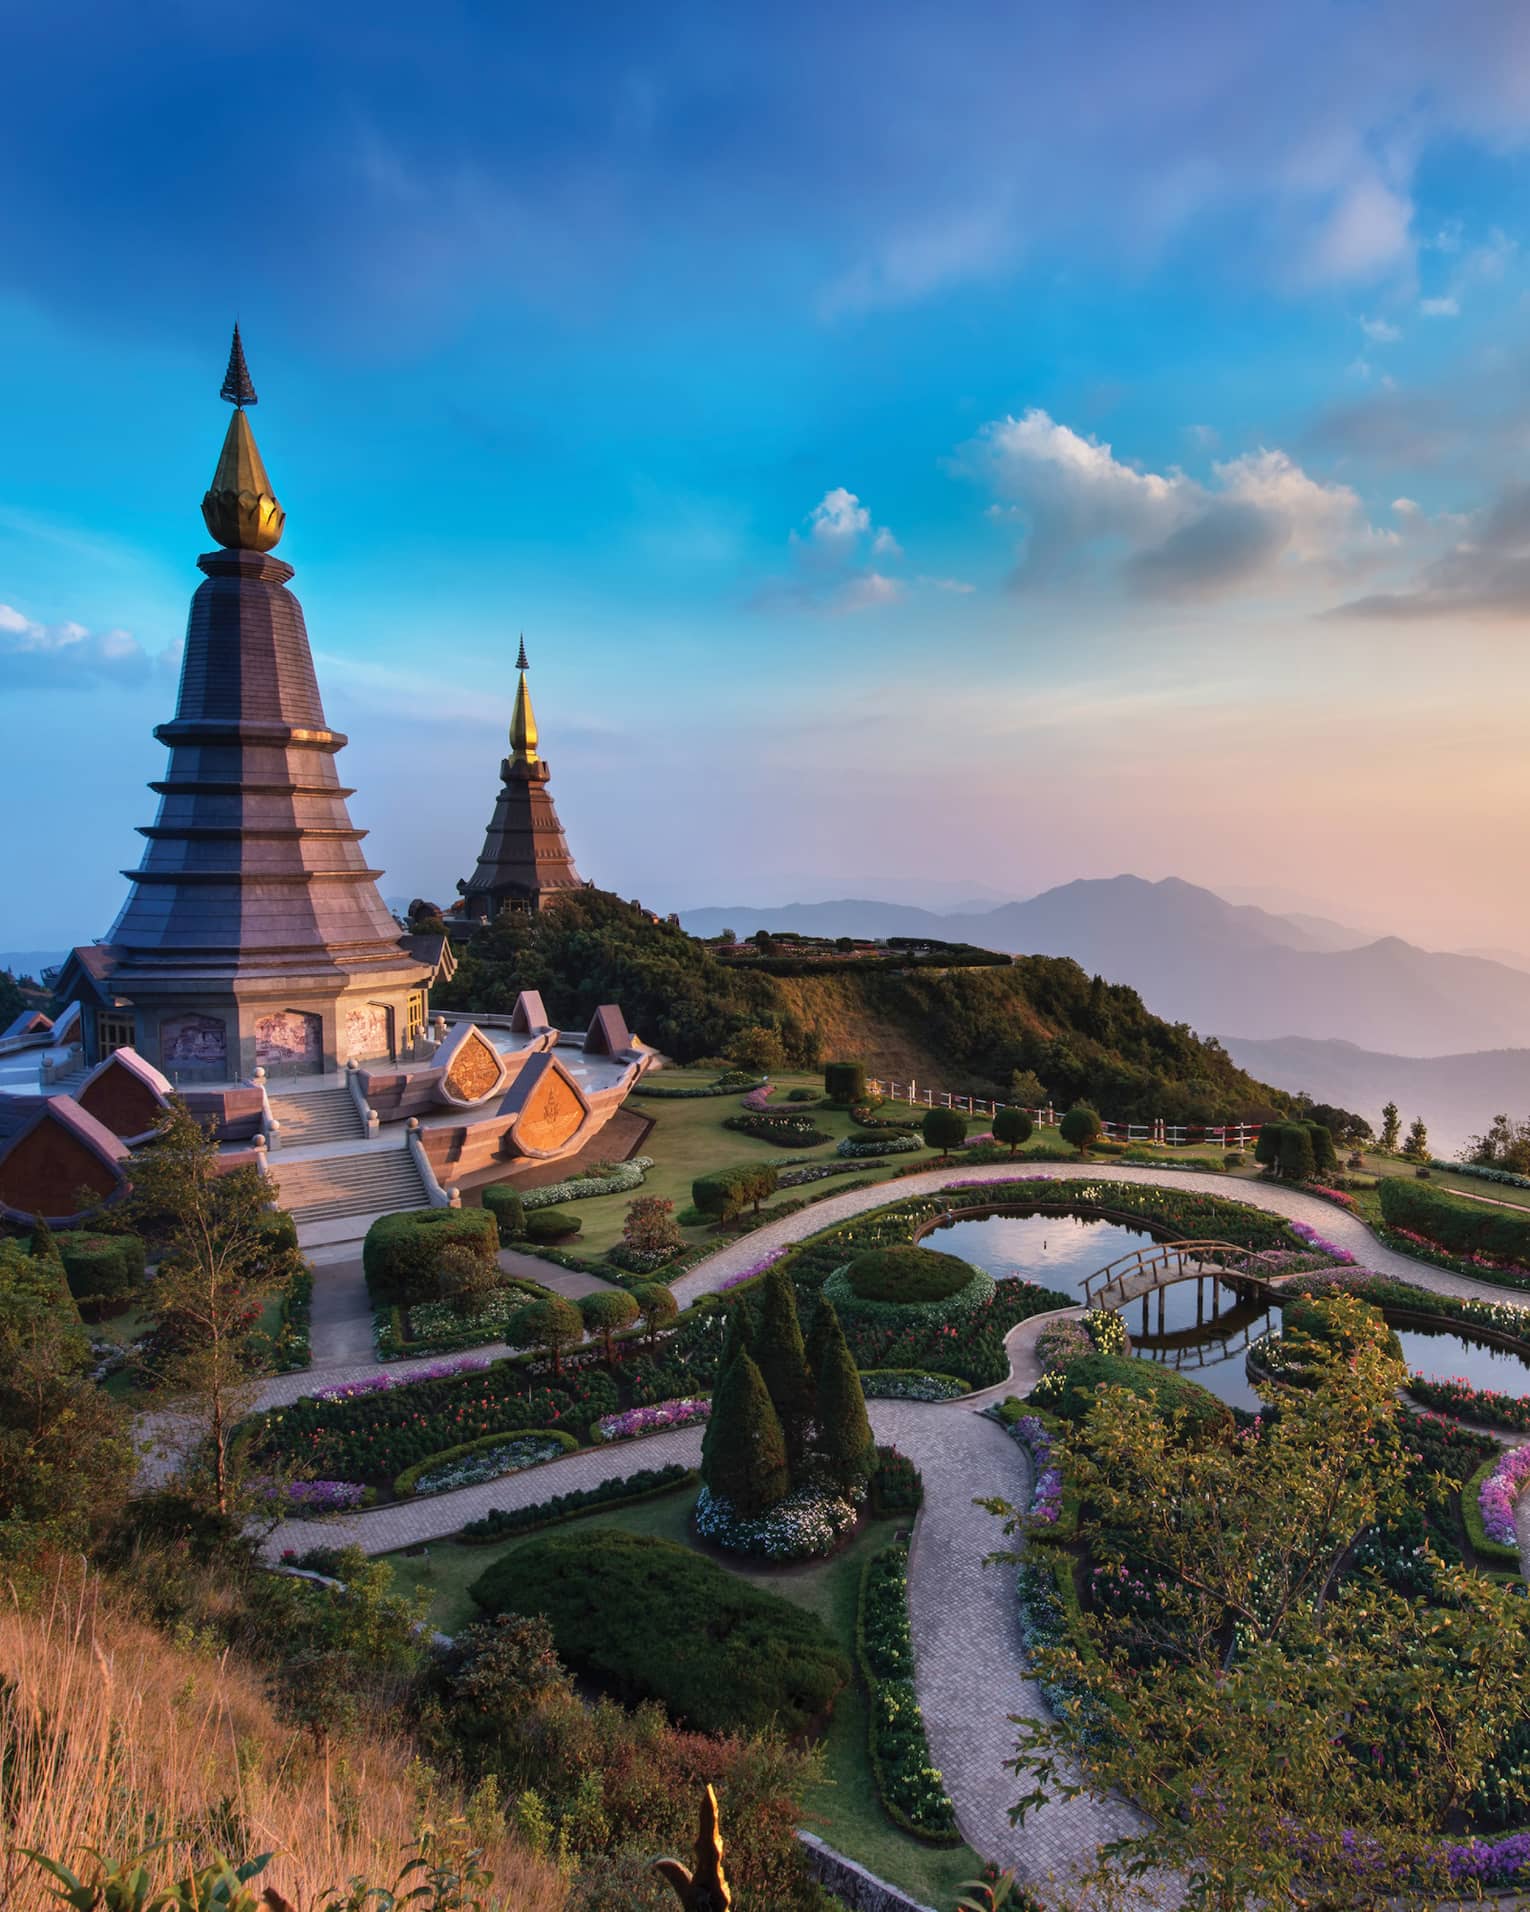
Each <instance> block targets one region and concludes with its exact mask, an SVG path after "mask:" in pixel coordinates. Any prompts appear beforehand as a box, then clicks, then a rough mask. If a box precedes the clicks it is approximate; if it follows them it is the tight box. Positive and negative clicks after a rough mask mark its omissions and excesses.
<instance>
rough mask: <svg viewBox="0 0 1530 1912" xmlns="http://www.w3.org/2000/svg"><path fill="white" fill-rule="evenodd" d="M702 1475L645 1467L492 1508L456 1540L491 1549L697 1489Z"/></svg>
mask: <svg viewBox="0 0 1530 1912" xmlns="http://www.w3.org/2000/svg"><path fill="white" fill-rule="evenodd" d="M700 1479H701V1475H700V1474H699V1473H698V1472H697V1471H696V1469H695V1468H694V1467H682V1466H681V1464H680V1463H679V1461H671V1462H670V1463H669V1465H668V1466H667V1467H644V1468H640V1469H639V1470H638V1472H637V1473H635V1474H627V1475H624V1476H623V1477H622V1478H621V1479H620V1480H607V1481H602V1482H601V1483H600V1485H599V1486H598V1487H576V1488H574V1489H573V1491H572V1492H571V1493H567V1494H554V1495H553V1497H552V1499H551V1500H539V1501H535V1502H533V1503H532V1505H531V1506H530V1507H492V1508H490V1510H489V1512H488V1513H486V1514H485V1515H484V1516H483V1518H482V1519H481V1520H470V1521H469V1522H468V1523H467V1525H466V1526H465V1527H464V1528H463V1529H462V1530H461V1532H460V1533H458V1534H457V1535H456V1536H455V1538H456V1539H457V1540H460V1541H461V1542H462V1543H463V1545H464V1546H468V1547H490V1546H493V1545H495V1544H496V1543H497V1542H499V1541H501V1540H513V1539H515V1538H516V1537H517V1536H519V1535H521V1534H534V1533H540V1532H541V1530H542V1529H543V1528H544V1527H558V1526H561V1525H562V1524H563V1522H564V1521H566V1520H578V1519H579V1518H580V1516H581V1515H583V1514H586V1513H589V1512H590V1511H591V1510H592V1509H593V1508H596V1507H626V1506H629V1505H631V1504H632V1503H633V1502H635V1501H640V1500H654V1499H656V1498H657V1497H658V1496H659V1495H661V1494H671V1493H675V1492H678V1490H679V1489H680V1488H682V1487H694V1486H696V1485H697V1483H698V1482H699V1481H700Z"/></svg>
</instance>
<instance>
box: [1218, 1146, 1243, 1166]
mask: <svg viewBox="0 0 1530 1912" xmlns="http://www.w3.org/2000/svg"><path fill="white" fill-rule="evenodd" d="M1243 1162H1244V1155H1243V1151H1242V1149H1229V1150H1228V1151H1227V1153H1226V1154H1225V1155H1224V1156H1223V1157H1222V1166H1223V1168H1242V1166H1243Z"/></svg>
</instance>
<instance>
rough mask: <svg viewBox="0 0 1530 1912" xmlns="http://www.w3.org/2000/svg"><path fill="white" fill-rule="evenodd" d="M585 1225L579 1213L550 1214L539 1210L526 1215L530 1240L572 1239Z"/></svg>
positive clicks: (528, 1238)
mask: <svg viewBox="0 0 1530 1912" xmlns="http://www.w3.org/2000/svg"><path fill="white" fill-rule="evenodd" d="M583 1226H584V1223H583V1221H582V1220H581V1219H580V1217H579V1216H578V1215H558V1214H550V1215H549V1214H543V1213H542V1212H541V1210H538V1211H537V1212H536V1213H535V1214H532V1215H528V1216H527V1217H526V1239H527V1241H529V1242H558V1241H572V1240H573V1239H574V1237H575V1236H576V1235H577V1234H578V1233H579V1231H580V1229H581V1228H583Z"/></svg>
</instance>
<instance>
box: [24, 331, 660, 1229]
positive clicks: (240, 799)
mask: <svg viewBox="0 0 1530 1912" xmlns="http://www.w3.org/2000/svg"><path fill="white" fill-rule="evenodd" d="M221 396H222V397H223V398H224V399H226V400H228V402H229V403H230V404H232V406H233V407H234V415H233V417H232V419H231V420H230V421H229V425H228V430H227V433H226V434H225V436H224V440H223V447H222V450H221V452H220V453H219V457H218V463H217V467H216V469H215V471H214V473H213V478H212V483H211V484H210V485H209V486H208V489H207V493H206V496H205V497H204V498H203V500H202V516H203V519H204V521H205V523H206V526H207V529H208V531H209V532H210V533H211V534H212V536H213V538H214V539H215V541H216V544H217V549H216V550H213V551H210V552H206V553H204V554H203V556H201V557H200V558H198V559H197V565H198V568H199V569H200V570H201V571H202V572H203V574H204V578H203V582H202V584H201V585H200V586H199V587H198V589H197V591H196V593H195V595H194V596H193V598H192V602H191V615H190V619H189V622H188V624H187V629H186V646H185V652H184V655H183V659H182V664H181V676H180V688H179V694H178V697H177V700H176V709H175V715H174V717H173V718H172V719H171V720H170V722H168V723H165V724H161V725H160V726H159V728H158V729H157V730H156V731H155V733H154V734H155V736H156V737H157V738H158V739H159V741H160V742H161V743H162V744H164V745H166V746H167V748H168V750H169V761H168V764H167V765H166V767H165V770H164V773H163V775H162V776H161V778H160V779H159V780H158V781H157V782H155V783H153V784H151V785H150V788H151V789H152V790H153V791H155V793H156V794H157V795H158V797H159V808H158V812H157V814H156V816H155V819H154V821H153V823H151V824H146V825H144V826H142V830H141V834H142V835H143V836H144V837H145V838H146V839H147V847H146V848H145V850H144V853H143V857H142V860H141V861H140V863H139V866H138V868H137V869H135V870H130V871H126V872H124V874H125V875H126V876H127V878H128V884H129V888H128V894H127V898H126V901H125V902H124V903H123V906H122V909H121V911H120V912H119V914H118V916H117V920H116V922H115V923H114V924H113V925H112V927H111V929H110V930H109V931H108V933H107V935H106V936H105V937H104V938H103V939H102V940H101V941H99V942H95V943H88V944H82V945H81V946H80V947H78V948H76V949H75V950H73V951H72V952H71V953H70V955H69V956H68V958H67V959H66V960H65V962H64V964H63V966H62V968H61V970H60V971H59V974H58V977H57V980H56V985H55V994H56V996H57V997H58V998H59V999H60V1002H61V1003H62V1005H63V1009H62V1013H61V1014H59V1015H57V1016H56V1017H49V1016H47V1015H42V1014H39V1013H36V1012H34V1013H31V1014H29V1015H27V1016H24V1017H22V1018H20V1019H18V1021H17V1023H16V1024H14V1025H13V1026H12V1027H11V1028H9V1029H7V1030H6V1031H5V1033H4V1034H3V1035H0V1219H10V1220H14V1221H20V1222H22V1223H23V1224H26V1223H29V1222H30V1221H31V1220H32V1219H33V1218H34V1217H39V1216H40V1217H43V1218H45V1219H47V1220H48V1221H50V1222H52V1221H68V1220H69V1219H71V1218H72V1217H74V1216H77V1215H79V1214H80V1213H82V1212H85V1209H86V1208H87V1207H88V1206H90V1205H92V1204H93V1203H109V1202H110V1201H112V1200H114V1199H116V1198H117V1197H118V1196H119V1195H120V1194H121V1192H122V1191H123V1189H124V1188H125V1187H126V1185H127V1183H128V1182H129V1180H130V1179H131V1172H132V1170H131V1152H132V1150H133V1149H134V1148H138V1147H142V1146H143V1145H144V1144H145V1143H147V1142H148V1141H149V1140H150V1139H151V1138H152V1136H153V1133H154V1130H155V1126H156V1122H157V1119H158V1117H159V1115H160V1114H161V1113H162V1111H163V1109H164V1108H165V1106H166V1104H167V1102H168V1100H169V1098H170V1097H171V1096H172V1095H175V1094H180V1095H182V1096H183V1097H184V1098H185V1099H186V1101H187V1103H188V1105H189V1106H190V1107H191V1109H192V1111H193V1113H194V1114H195V1115H196V1116H197V1117H198V1118H199V1120H201V1121H202V1122H204V1123H205V1124H207V1125H209V1126H210V1127H211V1128H212V1129H213V1131H214V1132H215V1134H216V1135H217V1137H218V1139H219V1141H220V1143H221V1144H222V1145H223V1147H224V1149H225V1151H226V1159H227V1160H228V1161H229V1162H234V1161H238V1160H244V1161H248V1160H250V1159H251V1157H252V1156H253V1157H255V1158H256V1159H259V1160H260V1161H262V1162H266V1163H269V1162H270V1161H271V1158H272V1154H273V1152H274V1151H277V1150H280V1151H281V1153H280V1156H279V1157H278V1158H277V1159H278V1160H279V1162H280V1187H281V1196H282V1200H283V1202H284V1203H285V1205H286V1206H287V1207H289V1208H290V1209H291V1210H292V1212H293V1214H294V1215H295V1216H296V1217H297V1219H298V1222H299V1225H300V1226H302V1225H303V1224H304V1223H305V1222H308V1223H311V1224H313V1225H314V1226H318V1225H319V1224H321V1223H322V1224H323V1225H325V1226H326V1227H327V1228H329V1229H330V1230H331V1231H332V1232H331V1236H330V1238H331V1239H348V1238H349V1237H350V1236H351V1235H357V1234H361V1233H364V1232H365V1228H364V1222H365V1218H366V1217H367V1216H368V1215H370V1214H375V1213H385V1212H391V1211H393V1210H396V1209H400V1208H409V1207H416V1206H420V1205H423V1204H425V1203H427V1202H429V1203H434V1204H440V1203H445V1202H447V1201H449V1200H454V1199H458V1194H457V1191H459V1190H460V1187H461V1186H462V1185H463V1184H464V1183H467V1184H471V1183H472V1182H474V1181H479V1180H481V1181H488V1180H502V1179H511V1180H513V1179H514V1177H515V1176H516V1174H517V1173H519V1172H520V1170H521V1169H523V1168H525V1169H530V1168H532V1167H540V1166H545V1165H546V1164H547V1163H548V1162H551V1161H557V1160H560V1159H562V1158H563V1157H565V1156H572V1155H577V1154H578V1153H580V1152H581V1151H582V1150H583V1149H584V1148H585V1147H586V1146H587V1145H588V1144H589V1143H590V1142H592V1141H593V1139H594V1137H595V1136H596V1134H598V1133H599V1131H600V1130H601V1129H602V1128H604V1127H605V1125H606V1123H607V1122H608V1121H609V1120H610V1118H611V1117H612V1116H613V1115H614V1114H615V1113H616V1111H617V1109H618V1108H619V1107H620V1105H621V1103H622V1101H623V1100H624V1099H625V1097H626V1095H627V1094H628V1092H629V1091H630V1089H631V1087H632V1085H633V1083H634V1082H635V1081H636V1080H637V1078H638V1077H639V1076H640V1075H641V1074H642V1073H643V1071H644V1070H645V1069H647V1068H648V1067H649V1065H650V1063H651V1062H652V1060H653V1052H652V1051H651V1050H650V1049H649V1048H648V1046H647V1045H646V1044H645V1043H643V1042H641V1041H640V1040H639V1039H638V1038H637V1037H636V1036H634V1035H632V1034H631V1033H630V1031H629V1030H628V1029H627V1026H626V1022H625V1020H624V1018H623V1016H622V1013H621V1010H620V1009H619V1008H618V1007H617V1006H615V1005H614V1004H604V1005H600V1006H599V1007H597V1008H596V1011H595V1014H594V1017H593V1020H592V1021H591V1022H590V1024H589V1026H588V1028H587V1029H583V1030H579V1031H564V1030H559V1029H557V1028H555V1027H554V1026H553V1024H552V1023H551V1021H550V1020H549V1018H548V1016H547V1014H546V1011H545V1010H544V1008H543V1006H542V1002H541V999H540V997H538V996H536V995H535V994H532V993H529V992H528V993H525V994H523V995H522V996H521V997H520V999H519V1001H518V1002H517V1003H516V1005H515V1008H514V1011H513V1012H512V1013H511V1014H508V1015H486V1016H476V1017H475V1016H473V1015H459V1016H455V1017H447V1016H443V1015H436V1016H432V1015H431V1013H430V989H431V987H432V985H433V984H434V983H435V982H437V981H438V980H440V979H442V978H449V977H450V975H451V974H452V971H453V969H454V967H455V962H454V958H453V954H452V950H451V945H450V942H449V940H448V937H447V936H446V935H444V934H442V933H441V930H440V926H439V925H436V927H435V932H434V933H433V934H421V935H410V934H406V933H405V931H404V930H403V928H402V927H401V925H400V924H399V923H398V922H397V921H396V920H395V918H394V917H393V916H392V914H391V913H390V911H389V910H388V907H387V905H386V904H385V903H384V902H383V899H382V895H381V893H380V891H379V889H378V879H379V877H380V876H381V875H382V872H381V870H379V869H375V868H373V867H371V866H370V865H369V863H368V861H367V859H366V858H365V856H364V855H363V852H362V848H361V845H362V841H363V839H364V838H365V836H366V831H365V830H361V829H357V828H356V827H355V826H354V824H353V823H352V821H351V816H350V810H349V799H350V798H351V797H352V796H354V794H355V792H354V791H353V790H351V789H350V788H348V787H346V786H344V785H342V784H341V782H340V778H339V771H338V768H337V761H336V760H337V758H338V756H339V753H340V751H341V750H342V749H343V748H344V746H345V743H346V739H345V737H344V736H343V735H342V734H341V733H340V732H339V731H337V730H335V729H333V728H332V727H331V725H330V723H329V720H328V718H327V717H326V715H325V711H324V706H323V703H322V701H321V699H320V695H319V686H318V681H317V678H316V676H315V673H314V665H313V655H312V652H311V650H310V648H309V642H308V632H307V629H306V626H305V624H304V619H303V610H302V606H301V605H300V604H299V603H298V601H297V599H296V598H295V597H294V596H293V594H292V592H291V591H290V590H289V589H288V588H287V587H288V583H289V581H290V580H291V578H292V576H293V570H292V566H291V565H290V564H286V563H284V562H283V561H282V560H281V559H280V558H278V557H276V556H275V555H274V553H275V548H276V546H277V544H278V543H279V542H280V541H281V538H282V535H283V532H284V530H285V529H286V514H285V512H284V511H283V509H282V506H281V504H280V502H279V501H278V499H277V496H276V492H275V490H274V488H273V486H272V483H271V479H270V477H269V475H268V473H267V471H266V467H265V461H264V460H263V459H262V457H261V454H260V448H259V446H258V445H257V444H256V442H255V434H254V431H253V429H252V427H251V425H250V420H249V410H250V408H251V407H252V406H254V404H255V403H256V394H255V386H254V382H253V380H252V379H251V376H250V370H249V365H248V363H247V361H246V358H245V351H244V342H243V340H242V339H241V338H240V336H239V330H238V328H237V326H236V327H235V329H234V337H233V344H232V347H231V349H230V352H229V359H228V370H227V373H226V375H225V377H224V381H223V388H222V392H221ZM525 672H526V657H525V652H524V649H523V650H522V652H521V659H520V673H521V675H520V687H519V691H518V694H517V698H516V706H515V721H514V723H513V724H512V726H511V739H510V741H511V754H510V756H509V757H508V758H507V759H506V761H505V763H504V765H503V767H502V773H501V774H502V778H503V782H504V790H503V792H502V795H501V799H500V803H499V806H498V807H497V808H496V811H495V820H494V823H493V824H492V825H491V826H490V830H489V835H488V838H487V840H486V842H485V847H484V855H483V858H482V859H481V861H480V866H479V872H478V874H477V875H475V878H474V884H475V886H476V887H474V888H473V889H472V890H471V895H472V898H473V899H474V903H475V907H476V908H477V909H478V911H479V914H480V917H481V918H484V919H486V918H487V917H488V916H491V915H493V914H495V913H496V912H497V911H498V910H499V909H501V908H504V907H506V906H507V905H512V906H514V907H520V908H532V909H535V908H539V907H541V906H542V905H543V904H544V903H545V902H546V901H547V900H548V898H549V896H550V895H551V894H552V893H553V892H555V891H557V890H559V889H562V890H568V889H577V888H580V887H582V885H581V882H580V878H579V875H578V872H577V871H576V870H575V869H574V866H573V863H572V861H571V859H570V857H569V854H568V845H567V844H566V843H565V842H564V840H563V832H562V829H561V828H560V826H559V824H558V819H557V816H556V813H555V812H554V811H553V808H552V801H551V798H550V797H549V796H548V794H547V788H546V783H547V767H546V764H545V763H544V762H543V761H542V759H541V758H540V756H539V755H538V753H537V732H536V721H535V719H534V718H533V716H532V712H531V699H530V697H529V695H528V693H527V690H526V675H525ZM480 876H481V877H482V881H481V882H480V881H479V877H480Z"/></svg>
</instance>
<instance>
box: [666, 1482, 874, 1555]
mask: <svg viewBox="0 0 1530 1912" xmlns="http://www.w3.org/2000/svg"><path fill="white" fill-rule="evenodd" d="M855 1519H856V1508H855V1505H854V1503H852V1502H851V1501H849V1500H846V1499H844V1498H842V1497H841V1496H840V1495H838V1494H823V1493H819V1492H818V1491H817V1490H816V1489H814V1488H811V1487H799V1488H797V1489H796V1490H795V1491H794V1492H793V1493H790V1494H788V1495H787V1496H786V1497H785V1499H784V1500H778V1501H777V1502H776V1504H775V1506H774V1507H771V1508H768V1509H767V1510H766V1512H764V1513H763V1514H759V1515H757V1516H756V1517H755V1518H754V1519H753V1520H746V1519H745V1518H744V1516H743V1515H742V1514H739V1513H736V1512H735V1511H734V1508H733V1505H732V1503H731V1502H730V1501H726V1500H724V1499H723V1498H722V1497H721V1496H720V1495H713V1494H712V1492H711V1491H710V1490H709V1489H708V1488H705V1487H703V1488H702V1490H701V1492H700V1493H699V1494H698V1495H697V1496H696V1531H697V1533H698V1534H700V1535H701V1537H702V1539H703V1540H710V1541H712V1542H713V1543H714V1544H715V1545H717V1546H719V1547H726V1548H727V1550H728V1551H729V1552H730V1553H741V1554H755V1555H758V1556H759V1557H760V1558H761V1559H764V1560H814V1559H818V1558H821V1557H822V1556H823V1555H825V1554H829V1553H832V1552H833V1551H834V1547H835V1545H836V1543H837V1542H838V1540H839V1538H840V1536H841V1535H842V1534H846V1533H848V1532H849V1531H850V1529H851V1528H852V1527H853V1526H854V1525H855Z"/></svg>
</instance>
